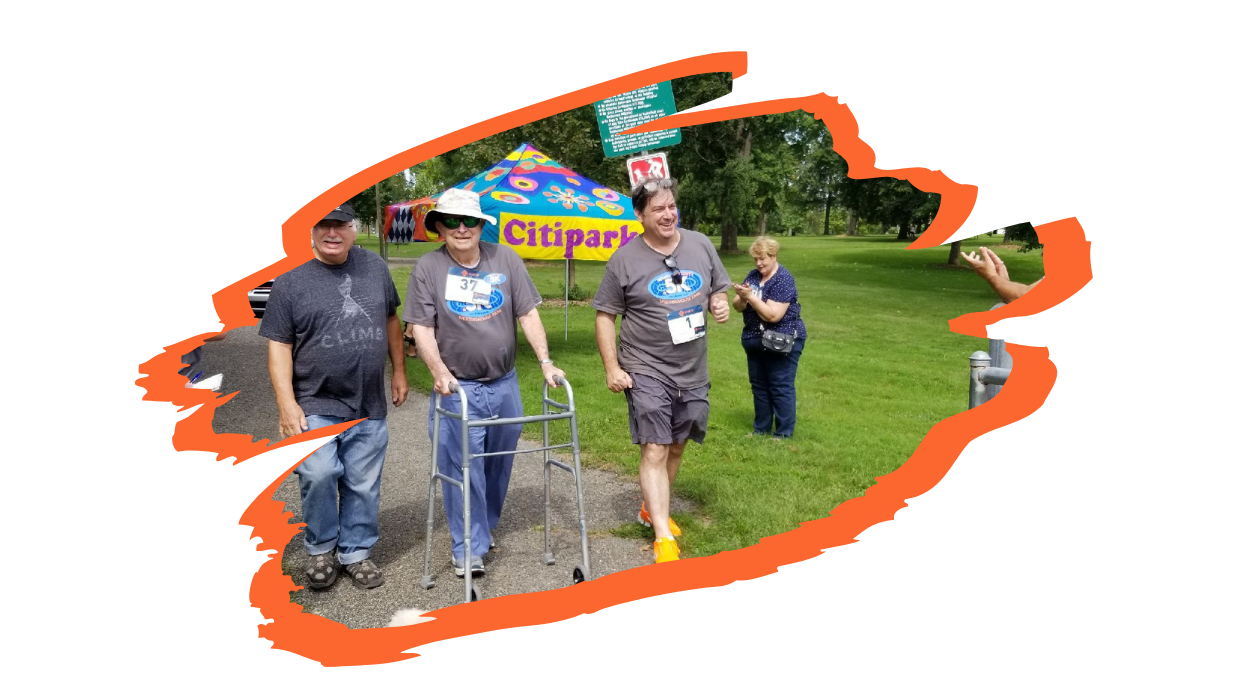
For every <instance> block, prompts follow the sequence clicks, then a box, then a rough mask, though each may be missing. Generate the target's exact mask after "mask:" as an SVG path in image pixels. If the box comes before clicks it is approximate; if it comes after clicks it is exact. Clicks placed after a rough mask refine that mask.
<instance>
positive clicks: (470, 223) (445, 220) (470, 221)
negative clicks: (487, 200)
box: [438, 216, 481, 229]
mask: <svg viewBox="0 0 1260 700" xmlns="http://www.w3.org/2000/svg"><path fill="white" fill-rule="evenodd" d="M438 221H440V222H442V225H443V226H445V227H446V228H452V229H454V228H459V225H460V224H463V225H464V228H475V227H476V226H477V224H480V223H481V219H478V218H477V217H475V216H443V217H442V218H440V219H438Z"/></svg>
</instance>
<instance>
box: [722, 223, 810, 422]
mask: <svg viewBox="0 0 1260 700" xmlns="http://www.w3.org/2000/svg"><path fill="white" fill-rule="evenodd" d="M748 253H749V254H750V255H752V259H753V263H754V264H755V265H756V267H755V268H753V270H752V271H751V272H749V273H748V276H747V277H745V278H744V283H743V284H737V285H735V286H734V289H735V294H736V298H735V310H736V311H742V312H743V313H744V333H743V335H742V336H740V342H741V343H742V344H743V346H744V352H745V353H747V355H748V381H749V383H751V384H752V394H753V434H754V435H769V434H771V433H773V434H774V437H776V438H786V437H792V432H793V431H794V430H795V429H796V366H797V364H798V363H799V362H800V360H801V351H802V350H804V349H805V323H804V322H803V321H801V305H800V302H798V301H797V298H796V280H795V279H793V278H792V273H790V272H788V271H787V268H785V267H783V266H782V265H780V264H779V242H778V241H776V240H774V239H773V238H768V237H766V236H762V237H760V238H758V239H757V240H755V241H753V244H752V246H751V247H750V248H749V249H748ZM766 330H770V331H776V332H778V333H786V334H787V335H793V334H795V335H796V343H795V344H793V346H792V351H791V352H789V353H787V354H783V353H778V352H774V351H772V350H767V349H765V348H763V347H762V345H761V333H762V331H766Z"/></svg>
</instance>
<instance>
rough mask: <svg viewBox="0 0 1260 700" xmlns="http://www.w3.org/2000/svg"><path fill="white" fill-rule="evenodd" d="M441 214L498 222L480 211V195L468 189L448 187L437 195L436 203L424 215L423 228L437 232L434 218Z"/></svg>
mask: <svg viewBox="0 0 1260 700" xmlns="http://www.w3.org/2000/svg"><path fill="white" fill-rule="evenodd" d="M443 214H446V215H449V216H475V217H477V218H478V219H481V220H483V221H488V222H490V223H492V224H495V223H498V222H497V221H496V220H495V218H494V217H493V216H490V215H489V214H483V213H481V197H479V196H477V193H476V192H470V191H468V190H456V189H450V190H447V191H445V192H443V193H442V196H441V197H438V201H437V205H436V206H434V207H433V208H432V209H430V210H429V211H428V212H426V213H425V215H424V228H425V230H426V231H430V232H432V233H437V232H438V230H437V226H436V224H435V223H434V219H436V218H437V217H438V216H441V215H443Z"/></svg>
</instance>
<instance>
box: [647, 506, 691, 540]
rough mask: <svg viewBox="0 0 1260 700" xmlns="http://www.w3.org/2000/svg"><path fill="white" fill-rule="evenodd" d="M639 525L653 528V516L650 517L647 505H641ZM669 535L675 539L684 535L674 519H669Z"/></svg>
mask: <svg viewBox="0 0 1260 700" xmlns="http://www.w3.org/2000/svg"><path fill="white" fill-rule="evenodd" d="M639 524H640V525H647V526H648V527H652V516H650V515H648V512H647V504H646V503H640V504H639ZM669 534H671V535H673V536H674V537H678V536H679V535H681V534H682V530H679V529H678V523H675V522H674V519H673V518H670V519H669Z"/></svg>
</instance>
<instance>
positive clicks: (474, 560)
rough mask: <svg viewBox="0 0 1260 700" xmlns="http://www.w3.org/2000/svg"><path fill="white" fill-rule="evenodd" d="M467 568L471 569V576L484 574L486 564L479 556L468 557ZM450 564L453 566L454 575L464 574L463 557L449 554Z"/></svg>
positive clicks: (461, 575) (460, 575)
mask: <svg viewBox="0 0 1260 700" xmlns="http://www.w3.org/2000/svg"><path fill="white" fill-rule="evenodd" d="M469 559H470V561H469V563H468V568H469V569H470V570H471V571H472V575H473V576H484V575H485V574H486V565H485V564H483V563H482V561H481V557H470V558H469ZM451 564H452V565H454V566H455V575H456V576H459V577H461V578H462V577H463V575H464V558H463V557H460V558H458V559H456V558H455V555H453V554H452V555H451Z"/></svg>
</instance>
